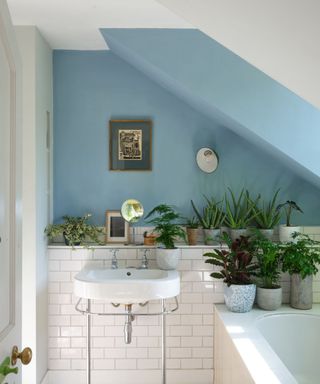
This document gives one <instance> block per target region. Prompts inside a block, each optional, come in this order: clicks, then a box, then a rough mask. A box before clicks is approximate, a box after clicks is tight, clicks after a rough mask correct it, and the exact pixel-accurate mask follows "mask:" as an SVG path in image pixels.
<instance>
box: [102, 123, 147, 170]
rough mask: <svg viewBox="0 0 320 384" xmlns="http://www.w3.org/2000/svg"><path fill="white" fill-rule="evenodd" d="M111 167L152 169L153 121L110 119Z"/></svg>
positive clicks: (112, 168)
mask: <svg viewBox="0 0 320 384" xmlns="http://www.w3.org/2000/svg"><path fill="white" fill-rule="evenodd" d="M109 169H110V170H111V171H151V169H152V123H151V121H150V120H110V122H109Z"/></svg>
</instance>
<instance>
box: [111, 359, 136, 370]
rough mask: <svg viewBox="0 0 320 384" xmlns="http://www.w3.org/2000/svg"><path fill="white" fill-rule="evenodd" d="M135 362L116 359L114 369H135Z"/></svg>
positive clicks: (134, 360) (133, 360)
mask: <svg viewBox="0 0 320 384" xmlns="http://www.w3.org/2000/svg"><path fill="white" fill-rule="evenodd" d="M136 368H137V360H136V359H117V360H116V369H136Z"/></svg>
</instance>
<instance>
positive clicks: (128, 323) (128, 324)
mask: <svg viewBox="0 0 320 384" xmlns="http://www.w3.org/2000/svg"><path fill="white" fill-rule="evenodd" d="M125 311H126V313H127V315H126V320H125V324H124V342H125V343H126V344H131V341H132V321H133V320H134V316H133V315H132V313H131V311H132V304H126V305H125Z"/></svg>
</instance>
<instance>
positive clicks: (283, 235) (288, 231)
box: [279, 225, 300, 243]
mask: <svg viewBox="0 0 320 384" xmlns="http://www.w3.org/2000/svg"><path fill="white" fill-rule="evenodd" d="M294 232H300V227H292V226H291V227H287V226H286V225H280V226H279V240H280V241H281V243H288V242H290V241H291V242H293V243H295V242H297V239H293V238H292V234H293V233H294Z"/></svg>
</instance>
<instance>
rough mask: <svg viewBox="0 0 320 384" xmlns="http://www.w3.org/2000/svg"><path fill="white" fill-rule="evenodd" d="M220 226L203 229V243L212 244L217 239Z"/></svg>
mask: <svg viewBox="0 0 320 384" xmlns="http://www.w3.org/2000/svg"><path fill="white" fill-rule="evenodd" d="M219 236H220V228H218V229H203V237H204V243H205V244H206V245H212V244H214V243H216V242H217V241H219Z"/></svg>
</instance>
